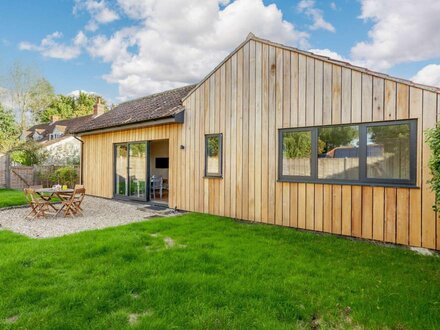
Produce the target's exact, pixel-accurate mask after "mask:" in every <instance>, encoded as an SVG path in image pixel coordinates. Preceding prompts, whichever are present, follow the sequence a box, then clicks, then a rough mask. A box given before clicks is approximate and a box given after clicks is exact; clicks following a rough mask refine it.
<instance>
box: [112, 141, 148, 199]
mask: <svg viewBox="0 0 440 330" xmlns="http://www.w3.org/2000/svg"><path fill="white" fill-rule="evenodd" d="M114 155H115V156H114V157H115V166H114V171H115V173H114V193H115V197H120V198H129V199H136V200H143V201H146V200H147V197H148V175H147V173H148V161H147V157H148V143H147V142H135V143H124V144H116V145H115V151H114Z"/></svg>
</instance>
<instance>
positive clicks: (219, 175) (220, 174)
mask: <svg viewBox="0 0 440 330" xmlns="http://www.w3.org/2000/svg"><path fill="white" fill-rule="evenodd" d="M212 137H218V139H219V172H218V173H208V139H209V138H212ZM205 178H223V134H222V133H213V134H205Z"/></svg>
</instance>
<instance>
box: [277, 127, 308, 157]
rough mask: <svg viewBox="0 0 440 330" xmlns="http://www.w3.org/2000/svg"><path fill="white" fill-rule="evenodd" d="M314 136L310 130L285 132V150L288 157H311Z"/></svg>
mask: <svg viewBox="0 0 440 330" xmlns="http://www.w3.org/2000/svg"><path fill="white" fill-rule="evenodd" d="M311 150H312V136H311V134H310V132H288V133H284V134H283V151H284V156H285V157H286V158H302V157H310V152H311Z"/></svg>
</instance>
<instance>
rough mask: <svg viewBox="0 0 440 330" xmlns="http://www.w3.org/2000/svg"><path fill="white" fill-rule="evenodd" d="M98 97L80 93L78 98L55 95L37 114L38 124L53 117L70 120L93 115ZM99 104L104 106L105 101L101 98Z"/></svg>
mask: <svg viewBox="0 0 440 330" xmlns="http://www.w3.org/2000/svg"><path fill="white" fill-rule="evenodd" d="M98 97H99V96H97V95H94V94H88V93H83V92H80V93H79V95H78V97H75V96H66V95H61V94H59V95H56V96H55V97H54V98H53V99H52V100H51V102H50V104H49V105H48V106H47V107H46V109H45V110H44V111H42V112H41V113H40V114H39V117H38V120H39V121H40V122H43V123H45V122H50V121H51V120H52V116H53V115H57V116H59V118H60V119H70V118H75V117H81V116H86V115H90V114H92V113H93V106H94V105H95V104H96V101H97V98H98ZM101 103H103V104H104V106H105V108H106V109H107V110H108V108H107V106H106V102H105V100H103V99H102V98H101Z"/></svg>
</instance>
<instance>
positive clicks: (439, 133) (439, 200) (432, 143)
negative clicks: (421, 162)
mask: <svg viewBox="0 0 440 330" xmlns="http://www.w3.org/2000/svg"><path fill="white" fill-rule="evenodd" d="M425 134H426V142H427V143H428V145H429V148H430V149H431V158H430V160H429V169H430V170H431V174H432V178H431V180H429V181H428V182H429V184H430V185H431V189H432V191H433V192H434V193H435V202H434V205H433V206H432V207H433V209H434V210H435V211H439V210H440V122H439V123H437V126H436V128H432V129H429V130H427V131H426V133H425Z"/></svg>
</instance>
